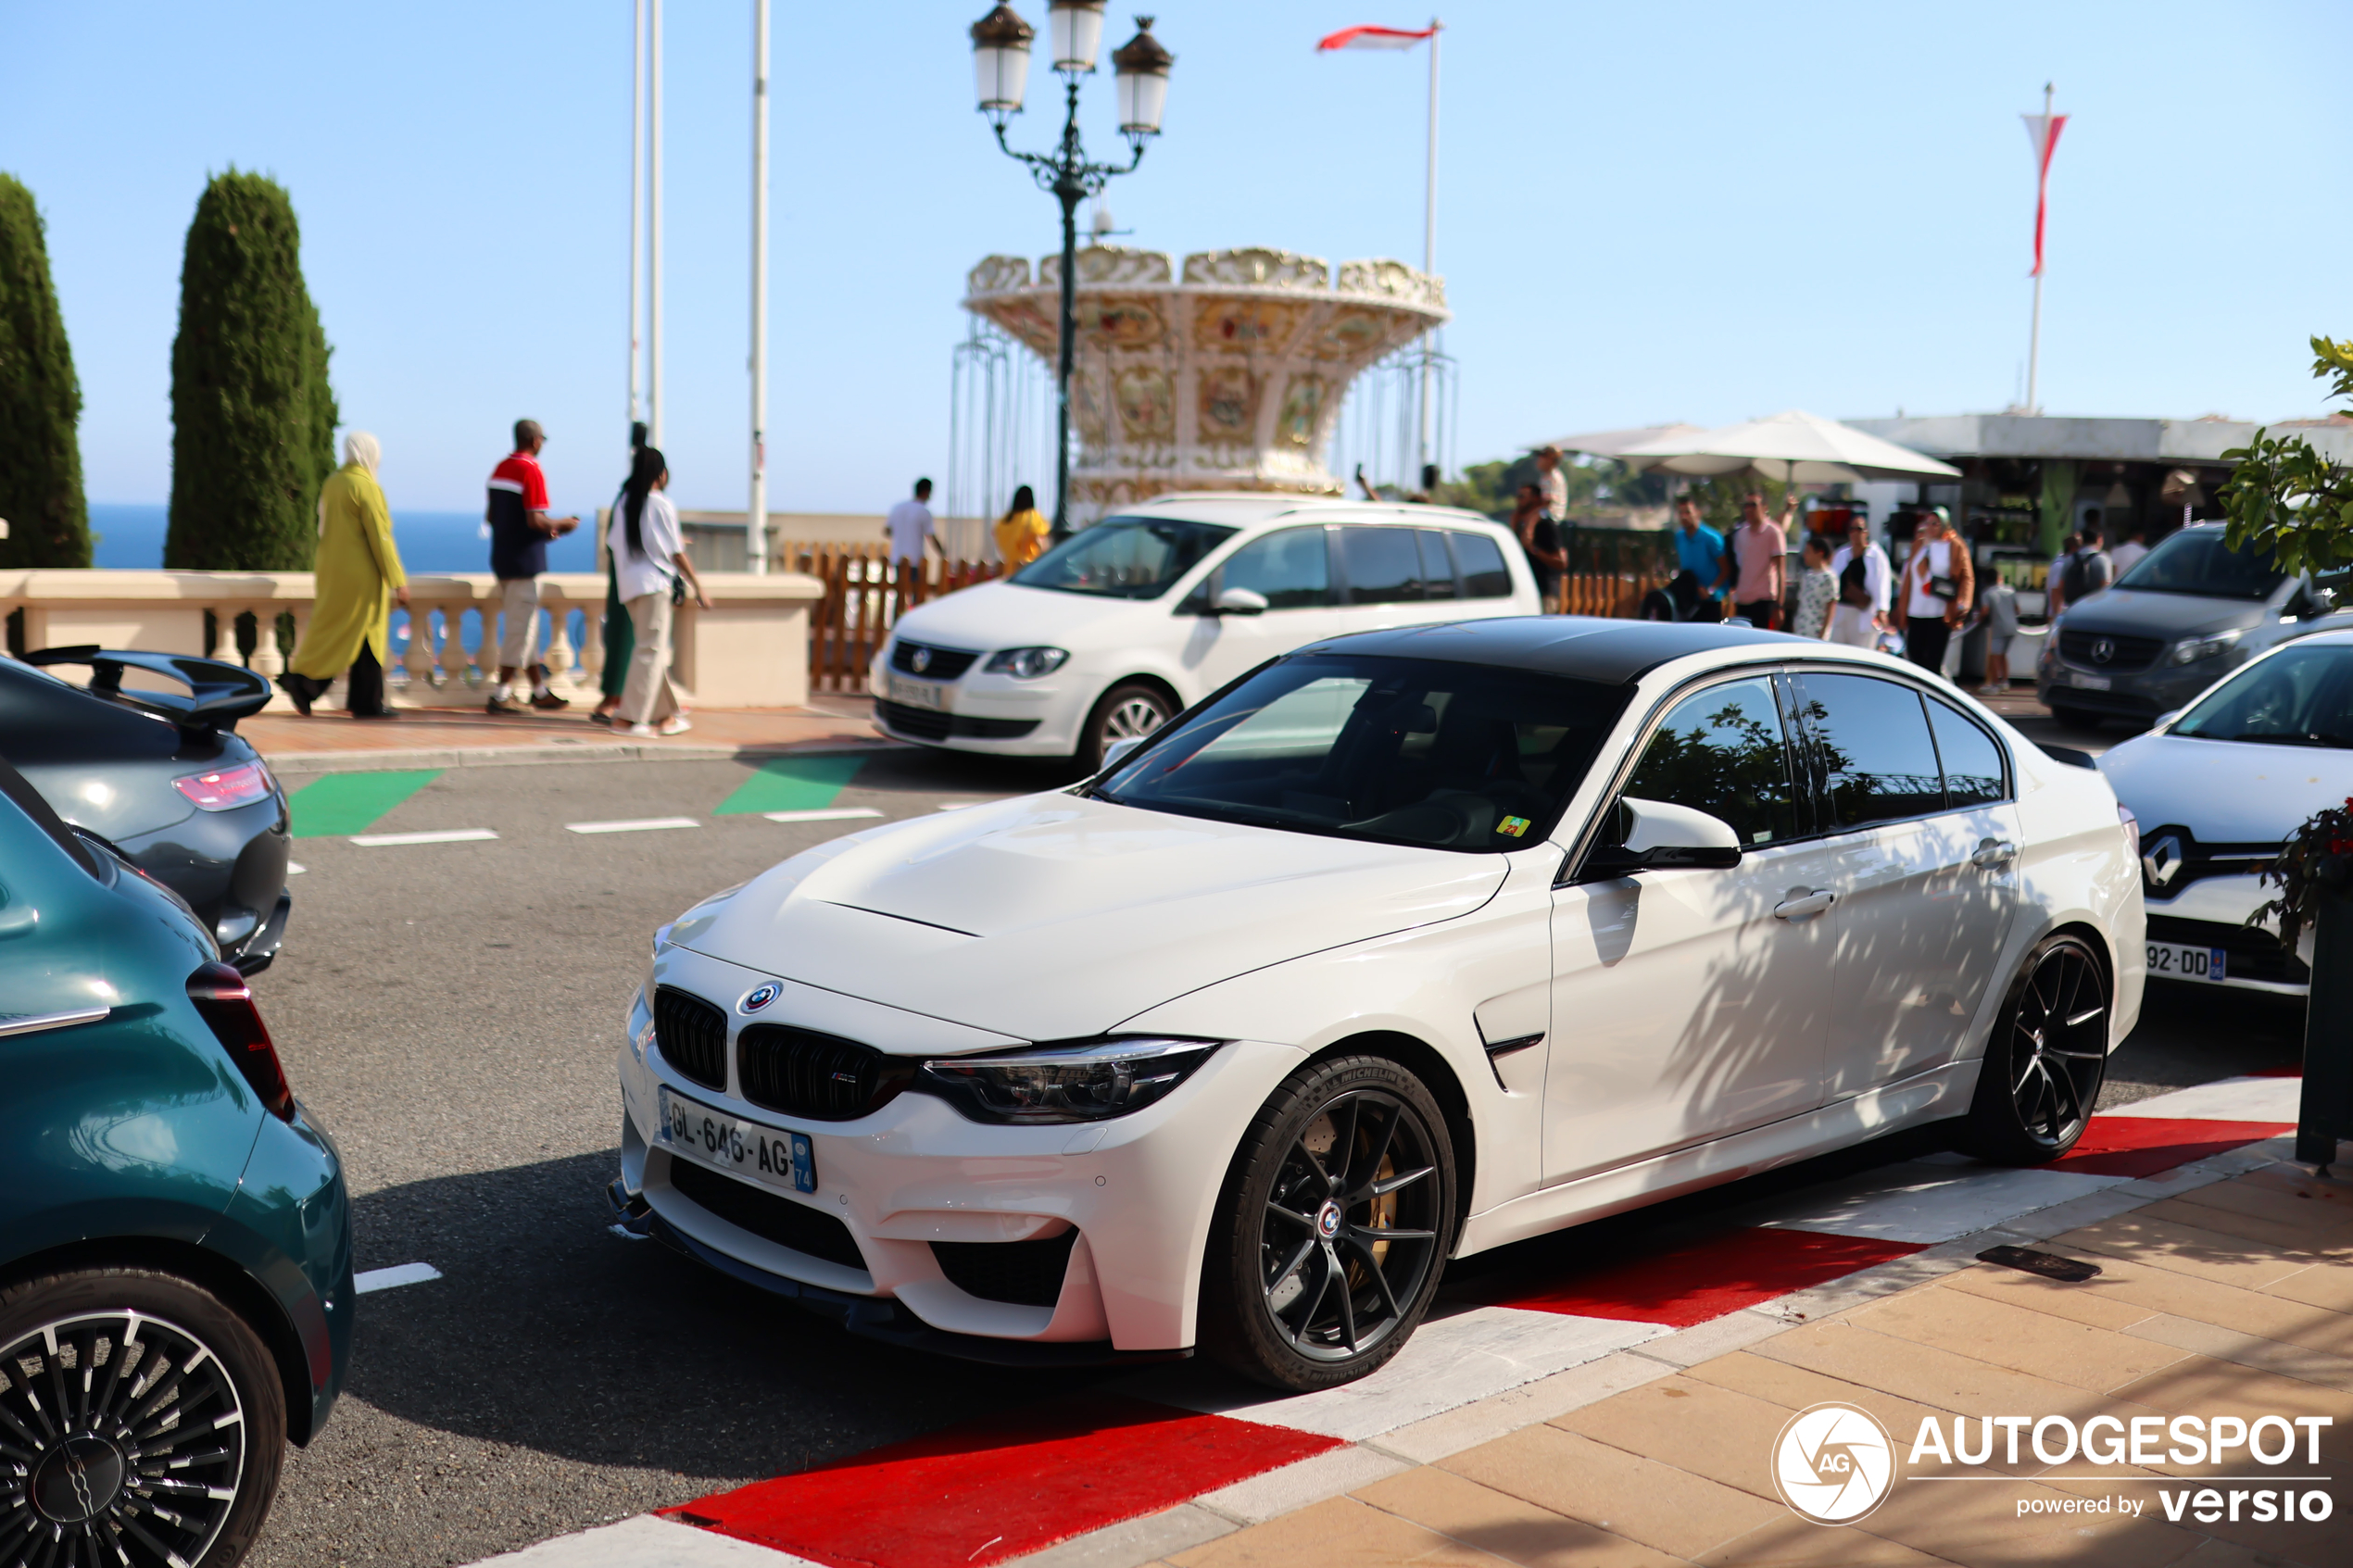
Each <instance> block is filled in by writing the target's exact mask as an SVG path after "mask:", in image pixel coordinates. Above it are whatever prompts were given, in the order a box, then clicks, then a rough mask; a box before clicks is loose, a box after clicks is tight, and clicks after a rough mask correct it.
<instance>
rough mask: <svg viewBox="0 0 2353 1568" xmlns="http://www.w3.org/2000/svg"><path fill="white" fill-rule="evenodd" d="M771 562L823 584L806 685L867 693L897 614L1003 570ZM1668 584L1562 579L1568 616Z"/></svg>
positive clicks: (1606, 612)
mask: <svg viewBox="0 0 2353 1568" xmlns="http://www.w3.org/2000/svg"><path fill="white" fill-rule="evenodd" d="M778 564H779V565H781V566H783V567H785V569H786V570H787V571H799V572H805V573H807V574H808V575H809V576H812V577H814V578H816V579H817V581H819V582H820V583H824V585H825V593H824V597H823V598H822V599H820V600H818V602H817V604H816V606H815V607H814V608H812V612H811V615H810V620H809V689H810V690H811V691H812V692H853V693H860V694H862V693H863V692H864V691H865V690H866V671H867V668H868V667H869V666H870V665H872V664H873V663H874V659H875V653H876V652H878V651H879V650H880V649H881V647H882V646H883V645H884V644H885V643H886V642H887V641H888V640H889V638H890V629H891V628H892V627H893V626H895V625H897V624H898V623H899V618H900V616H901V615H904V614H905V613H906V612H907V611H909V610H911V609H912V608H915V607H916V606H917V605H919V604H924V603H926V602H928V601H929V600H932V599H936V598H938V597H940V596H942V595H945V594H952V593H954V592H955V591H956V590H957V589H959V588H969V587H971V586H972V585H973V584H974V583H986V582H988V581H989V580H991V579H992V578H996V577H1000V576H1002V575H1003V574H1004V570H1005V569H1004V567H1003V566H1002V565H1001V564H1000V563H998V562H996V561H939V560H926V561H925V562H923V563H922V564H921V565H920V566H919V565H917V564H916V563H914V562H912V561H900V562H897V563H895V564H894V563H893V562H892V560H891V559H890V551H889V548H888V546H884V545H801V546H795V547H793V549H792V550H791V552H790V555H789V557H788V558H781V559H780V560H779V561H778ZM1666 583H1667V574H1666V573H1662V572H1660V571H1655V570H1654V569H1651V568H1649V567H1647V566H1645V567H1643V568H1641V569H1638V570H1635V571H1580V572H1576V573H1573V574H1572V575H1571V576H1570V577H1569V579H1568V613H1569V614H1571V615H1597V616H1608V617H1617V618H1621V619H1623V618H1630V617H1632V616H1634V615H1635V614H1637V613H1639V612H1640V610H1641V608H1642V596H1643V595H1645V594H1647V593H1649V592H1650V591H1651V590H1652V589H1654V588H1659V587H1664V586H1665V585H1666Z"/></svg>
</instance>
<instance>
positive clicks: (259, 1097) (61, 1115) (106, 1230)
mask: <svg viewBox="0 0 2353 1568" xmlns="http://www.w3.org/2000/svg"><path fill="white" fill-rule="evenodd" d="M0 1074H5V1082H6V1093H5V1094H0V1172H5V1173H6V1178H7V1184H8V1187H9V1191H10V1194H11V1197H10V1200H9V1201H8V1203H7V1204H6V1205H5V1206H0V1466H5V1467H6V1472H7V1482H6V1486H0V1561H6V1562H19V1561H22V1562H34V1563H48V1564H57V1565H60V1568H63V1565H69V1564H83V1563H88V1564H96V1563H107V1564H116V1563H120V1564H125V1565H133V1568H170V1565H173V1564H178V1565H182V1568H228V1565H230V1564H233V1563H234V1562H237V1561H238V1560H239V1559H240V1558H242V1557H243V1556H244V1555H245V1551H246V1550H247V1549H248V1548H250V1547H251V1546H252V1544H253V1541H254V1538H255V1537H256V1536H257V1535H258V1532H259V1531H260V1528H261V1524H262V1521H263V1520H264V1518H266V1517H267V1515H268V1512H269V1509H270V1504H271V1499H272V1498H273V1497H274V1496H275V1494H276V1491H277V1484H278V1474H279V1469H280V1465H281V1463H282V1461H283V1454H284V1445H285V1444H286V1442H288V1441H289V1440H291V1441H293V1442H296V1443H304V1442H308V1440H309V1439H310V1438H311V1436H314V1435H315V1434H316V1433H317V1432H318V1431H319V1429H320V1427H321V1424H323V1423H324V1422H325V1421H326V1419H327V1412H328V1411H329V1410H331V1409H332V1408H333V1404H334V1400H335V1396H336V1393H337V1391H338V1390H339V1389H340V1388H341V1386H342V1384H343V1380H344V1374H345V1372H346V1367H347V1365H348V1362H349V1359H350V1350H351V1333H352V1311H353V1298H354V1287H353V1280H352V1268H351V1207H350V1201H349V1198H348V1197H347V1196H346V1192H345V1188H344V1179H343V1166H342V1160H341V1159H340V1158H339V1157H338V1155H337V1153H336V1151H335V1146H334V1143H333V1140H332V1139H331V1138H330V1137H329V1136H328V1135H327V1134H326V1132H325V1131H324V1129H322V1128H321V1127H320V1126H319V1125H318V1124H317V1123H315V1122H313V1121H312V1120H311V1119H310V1118H309V1117H308V1115H307V1114H306V1113H305V1111H304V1110H303V1108H302V1106H301V1104H300V1103H299V1102H298V1101H296V1098H294V1095H293V1093H292V1092H291V1091H290V1090H289V1089H288V1087H287V1085H286V1080H285V1075H284V1073H283V1070H282V1069H281V1067H280V1065H279V1061H278V1055H277V1049H276V1047H275V1046H274V1045H273V1044H272V1043H271V1038H270V1032H269V1030H268V1029H267V1028H266V1027H265V1026H264V1024H263V1022H262V1020H261V1015H260V1012H259V1011H258V1010H257V1009H256V1008H255V1006H254V1002H253V997H252V993H251V992H250V991H249V990H248V989H247V988H246V984H245V977H244V976H243V975H241V974H240V973H238V972H237V971H236V970H235V969H234V968H233V967H232V966H231V965H229V964H226V963H223V962H222V961H221V954H220V943H219V940H218V938H217V936H216V935H215V934H214V933H213V932H212V931H211V930H209V929H208V927H207V925H206V923H205V922H202V921H200V920H198V919H197V918H196V916H195V914H194V913H192V912H191V911H190V909H189V908H188V906H187V904H186V903H185V902H183V901H182V899H181V898H180V897H179V896H178V895H177V894H175V893H173V892H171V891H170V889H169V888H167V887H166V886H164V885H163V884H161V883H160V882H157V881H156V880H155V879H154V878H152V877H151V876H149V875H148V874H147V873H145V872H142V871H140V870H139V869H138V868H137V867H136V866H135V865H133V864H132V862H131V861H130V860H128V859H124V858H123V857H122V856H121V855H120V854H119V853H117V852H116V851H115V850H113V849H112V848H110V847H108V846H107V844H106V843H105V841H104V840H102V839H99V838H97V837H96V836H94V834H88V833H86V832H82V831H79V830H77V829H75V828H72V827H70V826H69V825H68V824H67V823H66V822H64V821H62V820H61V819H60V818H59V817H58V816H57V813H56V811H54V810H53V809H51V808H50V807H49V805H48V803H47V802H46V801H45V800H44V798H43V797H42V796H41V794H40V793H39V792H38V791H36V790H35V789H34V788H33V787H32V786H31V784H28V783H27V782H26V780H25V778H24V776H23V775H22V774H21V773H19V772H18V771H16V769H15V768H14V767H13V766H12V765H11V764H9V763H8V762H7V761H6V760H0Z"/></svg>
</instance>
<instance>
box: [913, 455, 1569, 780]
mask: <svg viewBox="0 0 2353 1568" xmlns="http://www.w3.org/2000/svg"><path fill="white" fill-rule="evenodd" d="M1538 611H1539V606H1538V603H1537V596H1536V581H1535V578H1534V576H1533V574H1531V573H1530V572H1529V568H1528V561H1527V558H1526V557H1525V556H1524V555H1523V554H1522V552H1521V550H1520V547H1519V543H1518V541H1517V540H1516V539H1515V538H1513V536H1512V533H1511V531H1510V530H1509V529H1507V528H1505V527H1504V526H1503V525H1502V524H1501V523H1498V522H1496V521H1492V520H1491V519H1489V518H1485V517H1481V516H1480V515H1479V514H1478V513H1477V512H1470V511H1459V510H1455V509H1453V508H1446V507H1417V506H1392V505H1385V504H1381V503H1377V502H1365V503H1361V504H1360V503H1353V502H1347V501H1332V500H1320V499H1310V498H1304V497H1301V496H1293V495H1250V494H1234V493H1226V494H1193V495H1169V496H1164V497H1163V498H1161V499H1159V500H1154V501H1148V502H1145V503H1143V504H1142V505H1139V506H1136V507H1131V508H1128V509H1126V511H1122V512H1119V513H1116V514H1114V515H1113V516H1111V517H1107V518H1105V519H1103V521H1101V522H1099V523H1097V524H1095V525H1094V526H1093V527H1092V528H1089V529H1086V530H1084V531H1083V532H1081V533H1075V534H1073V535H1071V536H1070V537H1069V538H1068V539H1065V540H1063V542H1062V543H1061V544H1059V545H1057V546H1054V547H1053V548H1052V549H1051V550H1049V551H1047V552H1046V554H1044V555H1043V556H1040V557H1039V558H1038V559H1036V560H1034V561H1032V562H1030V563H1029V565H1027V566H1026V567H1024V568H1022V569H1021V570H1020V571H1017V572H1014V573H1013V575H1012V576H1011V577H1008V578H1004V579H1001V580H1000V581H998V582H994V583H981V584H979V585H978V586H976V587H972V588H966V589H964V590H963V591H962V592H960V593H955V594H950V595H949V596H947V597H945V598H942V599H936V600H934V601H932V602H931V603H930V604H926V605H923V606H921V607H919V608H915V609H912V610H909V611H908V612H907V613H906V614H905V615H903V616H901V617H900V619H899V623H898V625H897V626H895V627H893V628H892V630H891V636H890V640H889V641H888V642H887V644H885V645H884V646H883V648H882V650H881V651H880V652H879V653H877V654H876V655H875V662H874V668H873V670H872V671H870V674H869V682H870V686H871V689H872V691H873V692H874V696H875V722H876V723H877V724H878V725H879V726H880V727H881V729H882V731H883V733H884V734H887V735H890V736H891V737H893V738H894V739H898V740H908V741H917V742H920V743H922V744H923V745H925V746H950V747H953V748H954V749H956V750H959V751H980V752H994V753H997V754H999V755H1000V756H1008V757H1076V759H1078V761H1079V763H1080V765H1081V766H1082V767H1084V768H1086V769H1087V770H1088V771H1094V770H1095V769H1097V768H1099V767H1101V764H1102V759H1103V751H1104V748H1105V747H1106V746H1110V745H1111V744H1112V743H1113V742H1114V741H1118V740H1124V739H1127V738H1129V737H1131V736H1139V735H1144V734H1150V733H1151V731H1153V730H1156V729H1158V728H1159V727H1160V726H1161V725H1162V724H1164V723H1166V722H1167V721H1169V720H1170V719H1171V718H1173V717H1175V716H1176V714H1177V713H1178V712H1180V711H1182V710H1183V709H1187V708H1189V707H1191V706H1192V705H1193V704H1194V703H1196V702H1198V701H1200V700H1201V699H1202V697H1204V696H1208V695H1209V694H1210V693H1211V692H1214V691H1215V690H1216V689H1217V688H1218V687H1220V686H1222V685H1224V684H1226V683H1227V682H1228V681H1231V680H1233V679H1234V678H1235V677H1237V676H1239V675H1240V674H1242V673H1244V672H1245V671H1250V670H1252V669H1254V668H1256V667H1257V666H1258V665H1260V664H1263V663H1265V661H1266V660H1267V659H1272V658H1274V657H1276V656H1277V654H1285V653H1289V652H1290V651H1291V650H1292V649H1293V648H1297V647H1302V646H1305V645H1306V644H1309V643H1312V642H1316V641H1320V640H1321V639H1323V638H1325V637H1335V636H1339V635H1340V634H1341V633H1347V632H1370V631H1375V630H1378V629H1379V628H1382V627H1387V626H1406V625H1417V624H1424V623H1428V622H1431V621H1471V620H1484V619H1488V618H1491V617H1494V616H1504V615H1534V614H1536V613H1538Z"/></svg>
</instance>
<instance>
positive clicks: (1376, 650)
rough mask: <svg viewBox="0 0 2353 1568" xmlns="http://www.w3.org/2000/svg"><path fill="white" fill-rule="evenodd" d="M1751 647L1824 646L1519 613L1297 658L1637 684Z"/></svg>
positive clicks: (1370, 637)
mask: <svg viewBox="0 0 2353 1568" xmlns="http://www.w3.org/2000/svg"><path fill="white" fill-rule="evenodd" d="M1741 646H1760V647H1767V646H1786V648H1787V650H1788V651H1789V652H1790V653H1792V654H1796V653H1799V652H1802V651H1804V650H1806V649H1807V648H1815V649H1818V648H1819V647H1820V646H1821V645H1820V644H1819V643H1818V642H1816V641H1815V640H1813V639H1811V638H1806V637H1793V636H1790V635H1788V634H1787V633H1780V632H1760V631H1758V630H1756V629H1755V627H1750V626H1726V625H1722V624H1720V623H1719V624H1709V623H1705V622H1701V621H1681V622H1678V621H1604V620H1600V619H1597V618H1595V617H1592V616H1583V615H1515V616H1508V617H1504V618H1502V619H1499V620H1492V621H1449V622H1446V623H1444V624H1442V625H1437V626H1400V627H1397V628H1394V629H1392V630H1389V631H1382V632H1356V633H1350V634H1348V635H1346V636H1340V637H1327V638H1325V639H1324V640H1323V641H1321V642H1317V643H1310V644H1308V645H1307V646H1305V647H1303V648H1301V649H1300V650H1299V653H1300V654H1311V653H1369V654H1384V655H1388V656H1390V657H1393V658H1398V659H1452V660H1454V661H1456V662H1458V663H1463V664H1491V665H1498V666H1501V667H1503V668H1505V669H1511V670H1533V671H1540V672H1541V673H1543V674H1547V675H1567V676H1570V677H1573V678H1574V679H1577V680H1580V681H1599V682H1603V683H1604V684H1610V685H1622V684H1625V683H1627V682H1629V681H1633V680H1639V679H1640V678H1641V677H1642V676H1643V675H1645V674H1647V673H1649V672H1650V671H1653V670H1655V669H1657V668H1658V667H1659V666H1660V665H1662V664H1665V663H1667V662H1668V661H1669V660H1670V659H1681V658H1684V657H1685V656H1687V655H1690V654H1695V653H1713V652H1716V651H1718V649H1722V648H1728V647H1741ZM1293 657H1294V658H1296V657H1298V655H1294V656H1293Z"/></svg>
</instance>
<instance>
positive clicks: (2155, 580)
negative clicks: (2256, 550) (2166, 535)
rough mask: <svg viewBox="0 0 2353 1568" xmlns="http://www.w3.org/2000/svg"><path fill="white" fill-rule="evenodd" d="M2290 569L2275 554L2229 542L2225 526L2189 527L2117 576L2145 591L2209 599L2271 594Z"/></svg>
mask: <svg viewBox="0 0 2353 1568" xmlns="http://www.w3.org/2000/svg"><path fill="white" fill-rule="evenodd" d="M2286 580H2287V573H2285V572H2284V571H2281V570H2280V569H2279V568H2278V567H2275V566H2273V565H2272V564H2271V562H2270V561H2269V560H2266V559H2262V558H2258V557H2255V556H2252V555H2243V554H2241V553H2240V552H2238V551H2236V550H2233V549H2230V548H2228V547H2227V546H2224V545H2223V543H2222V531H2221V529H2219V528H2184V529H2183V530H2182V531H2181V532H2180V533H2176V534H2175V535H2173V537H2171V539H2168V540H2167V541H2165V543H2163V544H2162V545H2159V546H2158V547H2157V548H2156V549H2154V550H2151V551H2150V552H2149V553H2148V554H2147V555H2145V556H2143V557H2142V558H2140V561H2139V562H2138V563H2137V564H2136V565H2134V566H2133V570H2132V571H2128V572H2126V573H2125V574H2124V575H2123V576H2122V577H2121V578H2120V579H2119V580H2118V582H2117V584H2116V585H2117V586H2118V587H2120V588H2133V589H2137V590H2139V591H2140V592H2142V593H2144V594H2196V596H2199V597H2200V598H2208V599H2268V598H2270V597H2271V590H2273V589H2274V588H2277V587H2278V586H2279V585H2280V584H2281V583H2284V582H2285V581H2286Z"/></svg>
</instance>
